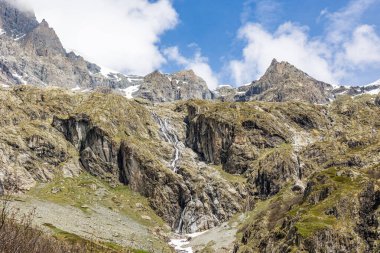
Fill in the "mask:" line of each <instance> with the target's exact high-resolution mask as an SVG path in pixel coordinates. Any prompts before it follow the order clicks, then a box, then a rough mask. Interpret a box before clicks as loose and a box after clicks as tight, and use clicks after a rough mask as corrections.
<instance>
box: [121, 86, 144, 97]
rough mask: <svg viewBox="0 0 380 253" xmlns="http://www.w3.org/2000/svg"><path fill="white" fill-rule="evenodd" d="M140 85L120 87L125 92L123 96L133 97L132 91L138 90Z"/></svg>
mask: <svg viewBox="0 0 380 253" xmlns="http://www.w3.org/2000/svg"><path fill="white" fill-rule="evenodd" d="M139 89H140V85H135V86H129V87H128V88H125V89H121V90H122V91H123V92H124V93H125V97H126V98H128V99H132V98H133V93H135V92H137V91H139Z"/></svg>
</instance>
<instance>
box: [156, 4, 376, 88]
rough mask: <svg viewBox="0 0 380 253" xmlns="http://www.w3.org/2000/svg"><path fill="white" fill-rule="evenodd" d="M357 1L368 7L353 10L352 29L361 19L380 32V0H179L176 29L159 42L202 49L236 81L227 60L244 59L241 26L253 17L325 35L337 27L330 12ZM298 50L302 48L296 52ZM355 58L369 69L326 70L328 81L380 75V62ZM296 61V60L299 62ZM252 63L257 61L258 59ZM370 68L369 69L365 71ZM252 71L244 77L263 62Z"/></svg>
mask: <svg viewBox="0 0 380 253" xmlns="http://www.w3.org/2000/svg"><path fill="white" fill-rule="evenodd" d="M354 2H363V3H362V5H365V8H364V10H363V11H362V13H361V14H355V10H352V14H351V16H355V15H357V17H354V19H355V20H354V21H353V23H352V24H347V26H348V29H349V31H348V32H349V33H352V32H354V31H355V29H357V28H358V27H359V26H360V25H365V24H367V25H370V26H372V27H373V28H374V31H375V33H376V34H380V18H378V13H380V1H343V0H334V1H331V0H318V1H316V0H304V1H301V0H290V1H275V0H256V1H255V0H251V1H247V0H233V1H232V0H218V1H204V0H174V1H173V6H174V8H175V10H176V11H177V12H178V14H179V22H178V24H177V26H176V27H175V29H173V30H170V31H168V32H166V33H165V34H164V35H163V36H162V37H161V42H160V47H161V48H165V47H178V49H179V51H180V52H181V54H182V56H184V57H186V58H191V57H193V54H194V52H195V51H197V50H200V51H201V53H202V56H203V57H206V58H207V62H208V64H209V65H210V67H211V69H212V71H213V73H214V75H216V76H218V79H219V82H220V83H233V84H235V83H234V82H236V81H237V80H234V78H233V76H232V75H231V73H228V72H229V71H228V66H227V65H228V64H229V63H230V61H231V60H233V59H242V57H243V56H242V51H243V49H244V48H245V47H246V46H247V43H246V41H244V39H239V38H238V31H239V29H241V28H242V27H244V26H245V25H247V24H249V23H255V24H260V25H261V26H262V29H264V30H266V31H267V32H268V33H275V32H276V30H277V29H278V27H279V26H281V25H282V24H284V23H286V22H292V23H293V24H294V25H296V26H302V27H304V28H305V29H306V31H305V33H306V35H307V37H308V39H309V40H314V39H317V40H323V41H324V40H325V39H326V37H327V36H328V33H330V32H332V29H333V27H331V23H332V22H334V21H333V20H331V19H332V18H330V17H329V16H330V15H333V14H334V13H339V12H343V11H345V9H347V8H348V6H349V5H350V4H353V3H354ZM347 18H349V17H347ZM257 36H259V35H257ZM351 36H352V35H351V34H350V35H347V38H345V39H344V41H342V42H341V43H343V44H344V43H346V42H347V41H348V40H349V39H350V38H351ZM326 43H327V42H326ZM327 44H328V45H327V46H328V47H331V48H332V47H333V46H332V45H330V43H327ZM268 46H270V45H268ZM338 48H339V47H338ZM353 48H355V47H353ZM359 48H360V46H359ZM284 50H286V47H284ZM331 50H339V49H331ZM293 53H294V54H297V52H293ZM274 56H275V55H274ZM278 57H279V58H280V60H288V61H290V62H291V61H292V59H286V58H284V59H281V56H278ZM266 61H267V62H268V61H269V60H266ZM291 63H293V62H291ZM355 63H356V64H359V65H363V66H364V65H366V66H365V68H364V70H363V69H361V68H360V67H357V68H356V67H355V68H354V73H355V74H352V72H351V70H349V71H348V70H347V72H351V73H350V74H342V75H341V76H340V75H339V74H335V75H336V76H337V77H335V76H334V78H329V77H327V78H326V76H328V75H321V76H325V78H324V79H325V81H330V82H332V81H333V82H337V83H338V82H339V83H345V84H367V83H369V82H371V81H374V80H377V79H379V78H380V68H379V67H373V68H372V67H371V65H372V64H373V65H376V61H375V60H374V61H370V62H369V63H368V65H369V66H367V63H366V62H365V61H362V60H360V61H355ZM378 63H379V62H377V64H378ZM268 64H269V63H268ZM293 64H295V65H296V63H293ZM248 65H249V64H248ZM301 65H302V64H301ZM329 65H333V63H331V62H330V63H329ZM252 67H255V66H254V64H253V66H252ZM299 67H300V68H302V67H304V66H299ZM181 68H183V65H181V64H175V63H173V62H172V61H169V62H168V63H167V64H165V65H164V66H163V70H164V71H166V72H172V71H175V70H178V69H181ZM331 68H333V66H331ZM366 68H370V69H369V70H368V71H366V70H365V69H366ZM347 69H349V67H347ZM306 71H307V68H306ZM252 72H253V73H252V74H251V75H249V77H248V79H246V78H242V82H247V81H248V82H249V81H250V78H251V79H255V78H258V77H259V76H260V75H261V74H262V72H263V70H262V68H260V69H259V70H252ZM317 72H318V71H315V72H314V73H312V74H314V76H316V77H317V78H318V77H319V76H318V73H317ZM316 73H317V74H316ZM338 76H339V77H338ZM322 79H323V78H322Z"/></svg>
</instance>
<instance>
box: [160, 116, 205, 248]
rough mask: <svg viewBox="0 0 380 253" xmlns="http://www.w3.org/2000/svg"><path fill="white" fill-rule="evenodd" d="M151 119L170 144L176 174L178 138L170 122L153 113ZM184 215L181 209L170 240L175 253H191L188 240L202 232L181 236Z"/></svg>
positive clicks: (179, 155) (171, 164)
mask: <svg viewBox="0 0 380 253" xmlns="http://www.w3.org/2000/svg"><path fill="white" fill-rule="evenodd" d="M153 118H154V119H155V121H156V122H157V123H158V124H159V126H160V131H161V134H162V136H163V137H164V139H165V141H166V142H168V143H170V144H171V145H172V146H173V148H174V154H173V159H172V160H171V162H170V167H171V169H172V171H173V172H175V173H177V172H178V167H177V163H178V161H179V159H180V157H181V151H180V144H181V142H180V141H179V139H178V136H177V134H176V132H175V131H174V127H173V126H172V125H170V122H169V120H168V119H162V118H161V117H160V116H158V115H157V114H156V113H153ZM184 215H185V209H183V210H182V212H181V216H180V219H179V224H178V227H177V229H176V231H175V233H176V239H171V240H170V245H171V246H173V247H174V249H175V251H176V252H177V253H193V249H192V248H191V247H190V246H189V245H188V243H189V241H188V238H194V237H197V236H199V235H201V234H202V233H204V232H202V233H195V234H186V235H183V234H181V233H182V231H181V230H182V226H183V216H184Z"/></svg>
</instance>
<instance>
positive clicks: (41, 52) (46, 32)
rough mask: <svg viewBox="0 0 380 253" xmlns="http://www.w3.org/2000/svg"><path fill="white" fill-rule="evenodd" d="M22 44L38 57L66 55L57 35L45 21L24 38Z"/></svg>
mask: <svg viewBox="0 0 380 253" xmlns="http://www.w3.org/2000/svg"><path fill="white" fill-rule="evenodd" d="M23 44H24V45H25V47H27V48H30V49H31V50H33V51H35V53H36V54H37V55H38V56H48V55H56V54H61V55H65V54H66V51H65V49H64V48H63V45H62V43H61V41H60V39H59V37H58V35H57V34H56V33H55V31H54V29H53V28H50V27H49V24H48V22H47V21H46V20H45V19H43V20H42V22H41V23H39V25H38V26H37V27H36V28H35V29H34V30H33V31H31V32H30V33H28V34H27V35H26V36H25V38H24V39H23Z"/></svg>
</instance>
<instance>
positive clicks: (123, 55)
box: [13, 0, 178, 74]
mask: <svg viewBox="0 0 380 253" xmlns="http://www.w3.org/2000/svg"><path fill="white" fill-rule="evenodd" d="M14 1H17V3H20V2H22V3H23V4H24V5H28V6H31V7H32V8H33V9H34V11H35V12H36V15H37V17H38V18H39V19H42V18H45V19H46V20H47V21H48V22H49V24H50V25H51V26H52V27H53V28H54V29H55V30H56V32H57V34H58V35H59V37H60V38H61V40H62V43H63V45H64V46H65V47H66V48H67V49H70V50H72V49H74V50H75V51H76V52H78V53H79V54H81V55H82V56H84V57H85V58H86V59H88V60H90V61H92V62H95V63H97V64H99V65H103V66H106V67H108V68H111V69H115V70H118V71H121V72H125V73H134V74H146V73H148V72H151V71H153V70H155V69H157V68H159V67H160V66H161V65H162V64H163V63H165V58H164V57H163V55H162V54H161V52H160V51H159V49H158V46H157V43H159V39H160V35H162V34H163V33H164V32H165V31H167V30H168V29H172V28H174V27H175V25H176V24H177V21H178V15H177V13H176V11H175V10H174V8H173V6H172V3H171V1H170V0H158V1H155V2H151V1H149V0H128V1H125V0H80V1H78V0H55V1H52V0H13V2H14Z"/></svg>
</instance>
